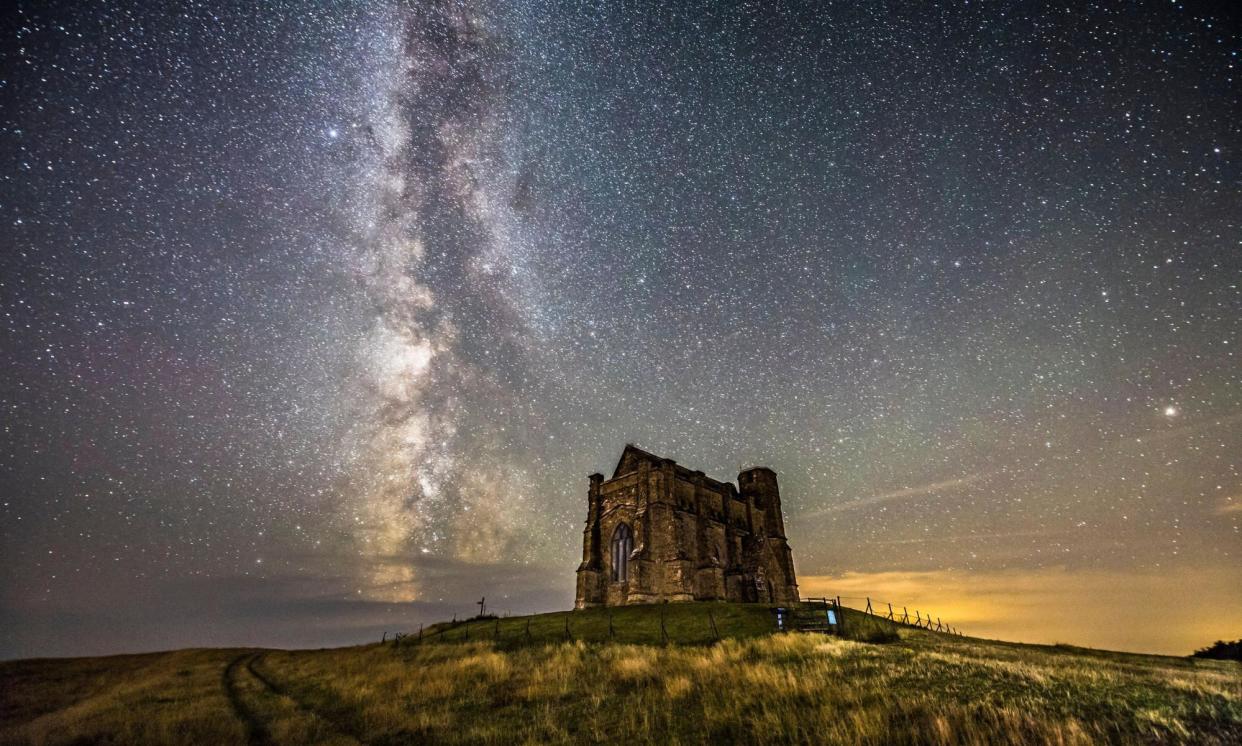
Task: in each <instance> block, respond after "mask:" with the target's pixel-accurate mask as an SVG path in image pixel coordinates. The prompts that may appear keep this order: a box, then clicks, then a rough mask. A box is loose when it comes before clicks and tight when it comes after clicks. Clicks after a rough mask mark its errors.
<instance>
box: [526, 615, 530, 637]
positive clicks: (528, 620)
mask: <svg viewBox="0 0 1242 746" xmlns="http://www.w3.org/2000/svg"><path fill="white" fill-rule="evenodd" d="M526 639H527V640H528V641H529V640H530V617H526Z"/></svg>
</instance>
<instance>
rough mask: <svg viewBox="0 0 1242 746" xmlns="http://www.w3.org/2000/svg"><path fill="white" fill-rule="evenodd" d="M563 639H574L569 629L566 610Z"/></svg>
mask: <svg viewBox="0 0 1242 746" xmlns="http://www.w3.org/2000/svg"><path fill="white" fill-rule="evenodd" d="M565 639H566V640H572V639H574V635H573V633H572V632H570V631H569V613H568V612H566V614H565Z"/></svg>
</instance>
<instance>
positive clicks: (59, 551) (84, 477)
mask: <svg viewBox="0 0 1242 746" xmlns="http://www.w3.org/2000/svg"><path fill="white" fill-rule="evenodd" d="M7 21H8V22H7V23H6V24H5V26H4V30H3V58H4V67H3V74H2V75H0V78H2V79H0V96H3V99H4V106H3V114H0V135H2V137H3V142H4V149H3V156H4V159H5V161H4V163H5V166H6V168H5V169H4V177H3V178H4V182H3V183H4V187H5V188H4V192H3V200H2V203H0V220H3V223H4V225H5V238H4V244H3V254H2V255H0V269H2V271H3V274H2V277H0V283H2V284H0V306H2V307H3V313H4V317H3V321H4V324H3V327H2V331H0V334H2V335H3V336H2V342H3V343H2V345H0V352H2V355H3V360H4V365H5V375H4V376H3V380H2V381H0V403H2V404H3V409H4V412H5V418H4V429H3V433H4V439H5V442H4V447H3V449H0V487H3V495H2V498H3V503H2V505H0V520H2V521H3V532H4V533H3V537H2V540H3V562H2V563H0V627H3V628H4V633H3V638H2V640H0V643H2V644H0V654H3V655H13V656H16V655H37V654H47V653H69V652H109V651H117V650H134V649H149V648H153V647H167V646H180V645H203V644H235V643H246V644H280V645H300V644H304V645H322V644H328V643H347V642H354V641H359V640H365V639H370V637H371V636H372V635H374V636H376V637H378V636H379V635H380V634H382V632H383V631H384V630H395V629H407V628H410V627H411V626H415V625H417V624H418V623H419V622H425V621H431V620H435V619H439V618H442V617H448V616H450V615H452V614H454V613H464V612H467V611H469V609H471V608H472V606H471V604H472V602H473V601H476V600H477V599H478V597H479V596H481V595H487V596H488V597H489V598H490V599H492V602H491V605H492V606H493V608H496V609H498V610H501V611H512V612H513V613H518V612H524V611H533V610H544V609H549V608H558V607H563V606H566V605H568V604H569V603H570V602H571V601H572V593H573V570H574V568H575V567H576V561H577V559H578V558H579V556H580V551H581V545H580V541H581V528H582V525H583V524H582V521H583V519H584V518H585V490H586V479H585V477H586V475H587V474H589V473H591V472H593V471H602V472H607V471H609V470H610V469H611V467H612V465H613V463H614V461H615V459H616V458H617V457H618V456H619V454H620V450H621V447H622V446H623V445H624V444H625V443H626V442H635V443H637V444H639V445H641V446H642V447H644V448H647V449H648V450H651V451H654V452H656V453H659V454H661V455H666V456H669V457H672V458H675V459H677V460H678V461H679V462H680V463H683V464H686V465H687V466H690V467H691V468H697V469H703V470H704V471H706V472H707V473H708V474H711V475H712V476H715V477H718V478H725V479H728V478H731V477H733V475H735V474H736V473H737V471H738V470H739V469H741V468H744V467H748V466H751V465H754V464H765V465H768V466H770V467H772V468H774V469H776V471H777V472H778V474H779V475H780V478H781V485H782V491H783V494H784V506H785V509H786V513H787V515H786V525H787V527H788V532H789V536H790V541H791V544H792V545H793V548H794V558H795V562H796V564H797V570H798V573H799V577H800V578H802V579H803V587H804V589H808V590H811V589H817V590H821V591H823V592H826V593H831V592H833V591H835V592H837V593H842V594H843V595H853V594H860V595H864V596H865V595H868V594H872V595H880V596H884V597H888V596H891V595H902V596H904V597H910V596H916V595H918V594H920V593H924V594H927V595H928V596H929V597H930V598H934V599H935V600H936V602H938V603H940V604H943V608H946V610H949V609H952V610H955V611H957V613H958V614H959V617H958V618H956V619H955V621H956V622H958V625H959V626H963V627H966V628H967V629H968V631H971V628H970V626H969V625H970V624H971V623H973V624H974V625H975V627H974V631H981V632H989V633H992V634H1007V635H1010V636H1018V637H1023V636H1025V638H1026V639H1043V638H1044V636H1047V637H1049V638H1050V639H1062V638H1061V637H1058V636H1057V635H1058V630H1065V629H1069V631H1068V632H1066V633H1065V634H1067V635H1074V634H1079V635H1081V636H1080V637H1076V638H1075V639H1074V640H1073V641H1075V642H1089V643H1094V644H1100V645H1108V644H1112V645H1117V646H1129V647H1144V648H1147V649H1160V650H1166V651H1168V652H1183V649H1184V648H1187V646H1190V645H1194V644H1198V643H1200V642H1204V643H1206V642H1209V641H1210V640H1209V639H1207V638H1208V637H1212V636H1224V635H1226V634H1228V633H1227V632H1225V631H1224V630H1222V629H1219V628H1217V627H1213V626H1211V622H1210V621H1209V619H1210V617H1209V615H1207V614H1205V613H1198V612H1200V611H1202V610H1205V609H1208V608H1214V609H1219V608H1222V605H1223V607H1224V608H1230V609H1232V608H1236V607H1237V606H1239V605H1242V594H1238V593H1237V592H1236V591H1234V592H1229V591H1228V590H1227V589H1228V588H1230V587H1242V574H1239V571H1238V570H1237V567H1238V565H1239V562H1238V555H1239V551H1240V550H1242V474H1240V473H1239V469H1240V464H1242V373H1240V371H1242V365H1240V364H1239V362H1240V361H1239V359H1238V353H1237V348H1238V346H1239V345H1240V344H1242V290H1240V289H1239V283H1240V281H1242V238H1240V237H1242V230H1240V229H1242V188H1240V187H1242V181H1240V179H1242V174H1240V172H1239V165H1238V164H1239V161H1238V152H1239V151H1238V148H1239V146H1240V145H1242V138H1240V134H1242V129H1240V125H1239V122H1242V106H1239V101H1240V100H1242V97H1240V96H1239V91H1238V80H1237V78H1238V74H1239V71H1238V66H1239V64H1242V62H1240V55H1242V35H1240V33H1239V18H1238V16H1237V15H1236V14H1228V13H1225V12H1218V13H1211V14H1209V13H1205V12H1204V11H1202V10H1196V9H1195V8H1194V7H1191V6H1188V5H1181V4H1177V3H1162V4H1152V5H1150V6H1133V7H1128V8H1124V9H1114V8H1110V7H1106V6H1093V5H1089V6H1083V7H1071V8H1062V9H1049V10H1039V11H1037V10H1033V9H1031V8H1029V7H1027V6H1025V5H1021V4H995V5H988V6H978V7H977V6H976V5H975V4H968V5H961V6H946V7H939V8H937V7H933V6H929V7H927V8H922V9H914V8H913V7H907V6H905V5H901V4H894V5H891V6H887V5H879V4H864V3H843V4H806V5H798V6H791V5H784V4H778V3H756V4H737V5H719V4H702V5H700V6H692V5H680V4H679V5H676V6H670V5H668V4H664V3H651V4H638V3H601V4H597V5H575V4H567V3H487V2H484V3H478V4H473V3H404V4H402V3H388V2H375V3H342V4H337V5H333V6H331V7H329V8H315V9H308V8H306V7H303V6H302V5H300V4H294V3H276V4H271V5H267V6H266V7H264V8H261V9H257V8H254V7H251V4H245V3H239V4H230V5H228V6H221V7H215V8H211V7H199V6H196V5H184V6H176V7H169V8H164V9H152V8H148V7H144V6H143V5H142V4H133V5H127V4H109V5H106V6H105V5H101V6H93V7H76V6H74V5H72V4H66V5H64V6H57V5H48V4H44V3H39V4H23V5H19V6H18V7H17V9H16V10H12V11H9V12H8V13H7ZM1007 589H1010V590H1007ZM1012 589H1021V592H1020V593H1018V591H1015V590H1012ZM1101 589H1114V590H1115V591H1116V595H1115V597H1113V596H1110V597H1109V600H1108V603H1109V604H1111V605H1112V606H1115V607H1122V608H1130V607H1133V606H1144V605H1146V604H1150V603H1152V602H1151V599H1152V598H1153V597H1160V598H1166V601H1164V602H1163V603H1164V604H1165V606H1161V607H1158V609H1157V612H1158V613H1157V614H1156V616H1159V617H1160V618H1162V619H1163V620H1164V622H1163V623H1161V624H1154V623H1153V624H1151V625H1147V626H1146V627H1144V626H1143V625H1138V627H1137V629H1138V631H1137V632H1135V633H1133V634H1131V636H1129V637H1120V636H1117V635H1118V634H1120V633H1116V634H1114V635H1113V636H1112V637H1110V636H1109V634H1110V633H1108V632H1107V631H1101V630H1100V629H1099V628H1100V627H1101V625H1093V627H1092V628H1083V629H1077V628H1073V629H1071V628H1067V627H1065V626H1064V625H1065V624H1068V622H1067V621H1064V620H1062V621H1061V622H1058V620H1057V619H1056V618H1055V617H1053V618H1052V619H1051V620H1050V621H1047V623H1046V625H1045V626H1041V627H1035V626H1023V623H1022V622H1020V620H1023V619H1029V618H1033V617H1035V616H1041V615H1040V614H1035V613H1034V612H1033V611H1032V609H1036V608H1038V609H1045V608H1054V607H1062V606H1068V605H1070V604H1078V603H1095V601H1093V600H1092V599H1099V598H1101V593H1102V591H1101ZM1177 593H1181V594H1184V595H1182V596H1177V597H1176V598H1173V596H1172V595H1170V594H1177ZM1075 594H1077V595H1075ZM1035 599H1038V600H1035ZM894 600H898V601H900V600H902V599H900V598H898V599H894ZM1144 607H1145V608H1146V606H1144ZM1183 609H1184V610H1185V614H1187V615H1190V614H1196V616H1195V617H1194V618H1193V619H1192V618H1191V617H1190V616H1185V617H1180V616H1177V614H1178V613H1181V612H1180V611H1179V610H1183ZM946 615H947V614H946ZM1042 616H1046V615H1042ZM1226 616H1227V615H1226ZM1058 623H1060V624H1061V625H1062V626H1060V627H1058V626H1057V624H1058ZM1144 635H1145V636H1144ZM1212 639H1215V638H1214V637H1212Z"/></svg>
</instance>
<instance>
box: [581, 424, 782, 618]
mask: <svg viewBox="0 0 1242 746" xmlns="http://www.w3.org/2000/svg"><path fill="white" fill-rule="evenodd" d="M589 479H590V484H589V488H588V493H587V503H588V506H587V525H586V528H585V530H584V532H583V557H582V564H581V565H580V566H579V567H578V589H577V600H576V604H575V605H576V607H577V608H585V607H588V606H601V605H603V606H617V605H623V604H631V603H654V602H660V601H691V600H701V601H706V600H727V601H741V602H772V603H788V602H791V601H796V600H797V598H798V586H797V581H796V579H795V577H794V568H793V556H792V553H791V551H790V549H789V543H788V541H787V540H786V538H785V528H784V519H783V518H782V516H781V506H780V490H779V487H778V485H777V481H776V473H775V472H773V471H772V470H771V469H766V468H762V467H761V468H756V469H749V470H747V471H744V472H742V473H741V474H740V475H738V485H739V487H740V489H739V487H735V486H734V485H733V484H730V483H728V482H719V481H716V480H714V479H710V478H708V477H707V476H706V475H704V474H703V472H699V471H690V470H689V469H686V468H685V467H683V466H679V465H678V464H677V463H676V462H674V461H672V460H670V459H665V458H660V457H658V456H655V455H653V454H650V453H647V452H645V451H642V450H640V449H637V448H635V447H633V446H626V448H625V451H624V452H623V453H622V456H621V459H620V460H619V461H618V463H617V468H616V470H615V472H614V473H613V476H612V478H611V479H608V480H605V479H604V478H603V476H602V475H600V474H592V475H591V477H590V478H589ZM623 523H624V524H625V525H626V526H628V527H629V529H630V532H631V535H632V537H633V549H632V551H631V552H630V553H629V557H628V559H627V560H626V568H625V570H626V571H625V572H624V573H620V572H618V568H614V567H613V566H612V557H613V552H612V551H611V549H612V542H613V538H614V536H616V535H617V531H618V528H619V526H620V525H621V524H623ZM622 575H623V576H624V579H622V577H621V576H622Z"/></svg>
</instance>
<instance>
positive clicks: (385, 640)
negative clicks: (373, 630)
mask: <svg viewBox="0 0 1242 746" xmlns="http://www.w3.org/2000/svg"><path fill="white" fill-rule="evenodd" d="M386 642H388V630H384V636H383V637H381V638H380V644H381V645H382V644H384V643H386Z"/></svg>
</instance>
